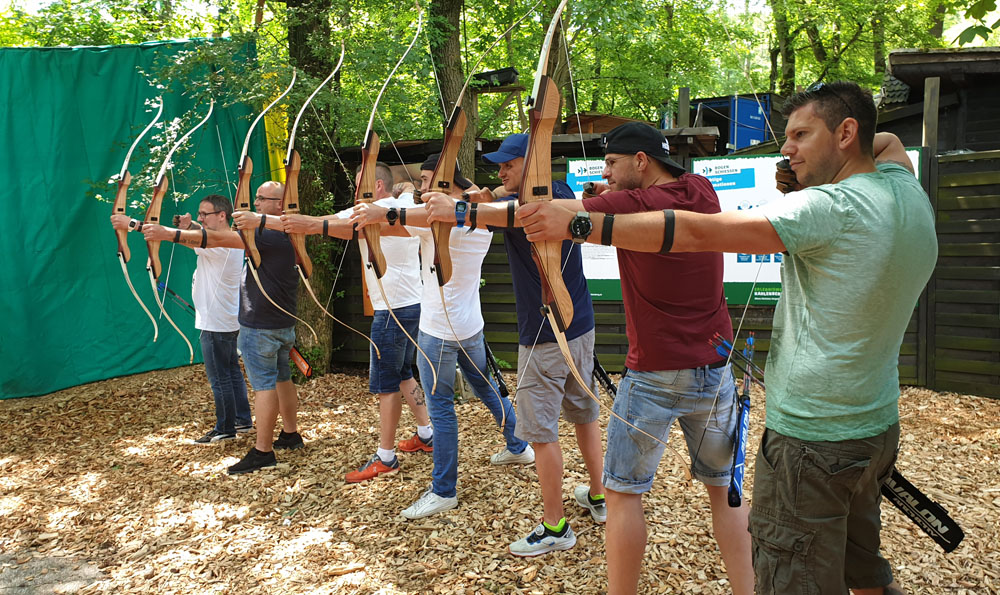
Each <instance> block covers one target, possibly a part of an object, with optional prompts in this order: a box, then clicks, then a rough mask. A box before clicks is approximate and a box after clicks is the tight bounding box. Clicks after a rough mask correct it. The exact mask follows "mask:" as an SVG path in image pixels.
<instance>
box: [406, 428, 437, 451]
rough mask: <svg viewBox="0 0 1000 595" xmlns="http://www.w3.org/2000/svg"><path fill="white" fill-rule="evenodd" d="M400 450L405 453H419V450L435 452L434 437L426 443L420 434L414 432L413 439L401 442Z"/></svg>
mask: <svg viewBox="0 0 1000 595" xmlns="http://www.w3.org/2000/svg"><path fill="white" fill-rule="evenodd" d="M399 450H401V451H403V452H417V451H418V450H422V451H424V452H434V436H431V437H430V438H428V439H427V442H424V439H423V438H421V437H420V434H417V433H416V432H414V433H413V437H412V438H407V439H406V440H400V441H399Z"/></svg>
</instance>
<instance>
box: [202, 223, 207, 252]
mask: <svg viewBox="0 0 1000 595" xmlns="http://www.w3.org/2000/svg"><path fill="white" fill-rule="evenodd" d="M207 246H208V232H207V231H205V228H204V227H202V228H201V247H202V249H204V248H206V247H207Z"/></svg>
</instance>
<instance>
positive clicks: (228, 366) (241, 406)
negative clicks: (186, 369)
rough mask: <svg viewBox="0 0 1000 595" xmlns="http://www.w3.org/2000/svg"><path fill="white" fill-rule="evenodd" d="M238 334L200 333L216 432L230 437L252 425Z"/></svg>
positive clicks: (234, 332) (235, 332)
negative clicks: (213, 403) (238, 352)
mask: <svg viewBox="0 0 1000 595" xmlns="http://www.w3.org/2000/svg"><path fill="white" fill-rule="evenodd" d="M238 335H239V332H238V331H233V332H229V333H218V332H215V331H201V355H202V357H203V358H204V359H205V374H206V375H207V376H208V383H209V384H210V385H212V394H213V395H214V396H215V431H216V432H225V433H227V434H232V433H233V432H235V431H236V426H250V425H253V419H252V418H251V416H250V402H249V401H248V400H247V385H246V382H245V381H244V380H243V371H242V370H240V356H239V355H237V353H236V337H237V336H238Z"/></svg>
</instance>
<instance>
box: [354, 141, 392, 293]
mask: <svg viewBox="0 0 1000 595" xmlns="http://www.w3.org/2000/svg"><path fill="white" fill-rule="evenodd" d="M379 148H380V144H379V137H378V134H377V133H376V132H375V131H374V130H369V131H368V138H366V139H365V144H364V146H363V147H362V148H361V176H360V177H359V178H358V187H357V193H356V194H355V195H354V202H355V203H368V204H371V203H374V202H375V166H376V164H377V162H378V152H379ZM361 233H362V234H363V235H364V236H365V242H367V243H368V265H369V266H371V267H372V272H373V273H375V276H376V277H377V278H379V279H381V278H382V277H383V275H385V271H386V262H385V254H384V253H383V252H382V241H381V240H382V228H381V227H379V226H378V225H366V226H364V227H362V228H361ZM362 264H364V263H362Z"/></svg>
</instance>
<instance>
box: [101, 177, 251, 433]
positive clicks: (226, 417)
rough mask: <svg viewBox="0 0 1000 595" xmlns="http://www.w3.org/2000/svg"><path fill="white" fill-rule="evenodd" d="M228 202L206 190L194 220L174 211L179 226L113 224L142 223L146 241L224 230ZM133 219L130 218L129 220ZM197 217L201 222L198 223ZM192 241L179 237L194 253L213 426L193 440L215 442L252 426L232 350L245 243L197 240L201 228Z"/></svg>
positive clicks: (119, 219)
mask: <svg viewBox="0 0 1000 595" xmlns="http://www.w3.org/2000/svg"><path fill="white" fill-rule="evenodd" d="M232 212H233V206H232V203H231V202H229V200H228V199H227V198H226V197H224V196H220V195H218V194H210V195H208V196H206V197H205V198H203V199H202V200H201V203H200V204H199V206H198V223H192V221H191V215H189V214H185V215H182V216H180V217H175V219H174V225H177V228H176V229H175V228H172V227H166V226H162V225H153V224H150V225H141V224H139V222H138V221H136V220H130V219H129V218H128V216H126V215H112V216H111V224H112V226H114V227H115V229H137V228H141V231H142V233H143V235H145V237H146V240H147V241H169V242H172V241H174V240H175V239H176V238H178V234H179V233H180V230H181V229H184V230H200V229H201V228H202V227H204V228H205V229H206V230H213V231H225V230H228V229H229V216H230V215H231V214H232ZM133 221H134V223H133ZM199 223H200V224H201V225H199ZM189 235H190V237H191V238H194V239H196V240H197V241H196V242H194V243H182V245H186V246H187V247H189V248H191V249H193V250H194V251H195V254H197V255H198V265H197V268H195V270H194V278H193V280H192V284H191V297H192V300H193V301H194V309H195V321H194V326H195V328H197V329H199V330H200V331H201V336H200V340H201V353H202V357H203V358H204V360H205V374H206V375H207V376H208V382H209V384H210V385H211V387H212V394H213V395H214V397H215V426H214V427H213V428H212V429H211V430H209V431H208V432H207V433H206V434H205V435H204V436H201V437H200V438H197V439H195V440H194V442H195V443H196V444H205V445H208V444H215V443H218V442H221V441H223V440H232V439H234V438H236V434H237V433H245V432H249V431H250V430H251V429H253V420H252V418H251V416H250V403H249V402H248V401H247V386H246V382H245V381H244V380H243V371H242V370H240V358H239V355H238V354H237V353H236V338H237V336H238V334H239V330H240V323H239V321H238V320H237V314H238V312H239V304H240V293H239V292H240V274H241V268H242V263H243V249H242V247H240V248H235V247H234V248H223V247H214V248H208V247H203V246H201V243H200V239H201V232H200V231H197V232H196V233H192V234H189Z"/></svg>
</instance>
